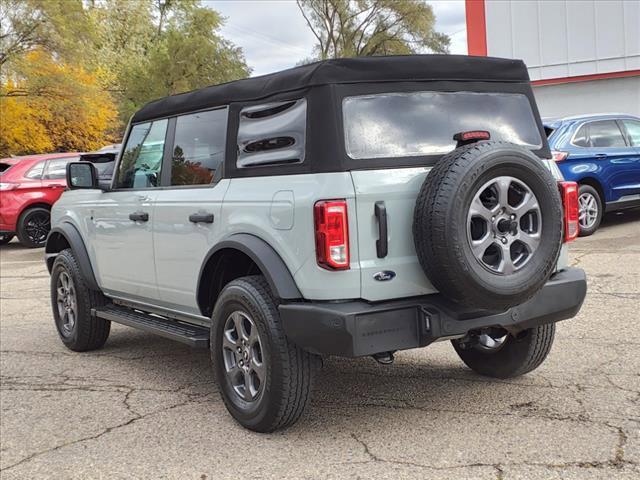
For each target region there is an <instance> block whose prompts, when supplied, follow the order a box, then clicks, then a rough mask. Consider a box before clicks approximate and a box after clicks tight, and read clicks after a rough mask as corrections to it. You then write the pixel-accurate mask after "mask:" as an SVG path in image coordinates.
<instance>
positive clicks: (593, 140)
mask: <svg viewBox="0 0 640 480" xmlns="http://www.w3.org/2000/svg"><path fill="white" fill-rule="evenodd" d="M544 127H545V130H546V132H547V136H548V137H549V146H550V147H551V150H552V151H553V159H554V160H555V161H556V162H557V163H558V166H559V167H560V170H561V171H562V174H563V175H564V178H565V179H566V180H572V181H574V182H577V183H578V184H579V185H580V190H579V197H578V203H579V208H580V236H587V235H591V234H592V233H593V232H595V231H596V230H597V229H598V226H599V225H600V221H601V220H602V215H603V214H604V213H605V212H610V211H614V210H620V209H623V208H630V207H638V206H640V118H638V117H634V116H631V115H622V114H607V115H584V116H579V117H567V118H562V119H555V120H546V121H544Z"/></svg>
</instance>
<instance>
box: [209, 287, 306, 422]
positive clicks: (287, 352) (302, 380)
mask: <svg viewBox="0 0 640 480" xmlns="http://www.w3.org/2000/svg"><path fill="white" fill-rule="evenodd" d="M212 322H213V323H212V328H211V342H210V346H211V359H212V362H213V367H214V372H215V375H216V379H217V381H218V385H219V387H220V392H221V395H222V400H223V401H224V404H225V406H226V407H227V410H228V411H229V413H231V415H232V416H233V418H235V419H236V420H237V421H238V423H240V424H241V425H242V426H243V427H245V428H248V429H249V430H254V431H256V432H272V431H274V430H278V429H281V428H286V427H288V426H290V425H292V424H293V423H295V422H296V421H297V420H298V418H300V415H301V414H302V412H303V411H304V408H305V406H306V404H307V402H308V401H309V398H310V394H311V384H312V377H313V374H314V371H315V362H316V360H317V358H318V357H316V356H314V355H312V354H310V353H308V352H306V351H304V350H302V349H301V348H299V347H298V346H296V345H294V344H293V343H291V342H289V340H288V339H287V337H286V335H285V334H284V330H283V328H282V324H281V322H280V315H279V313H278V309H277V306H276V303H275V301H274V299H273V296H272V294H271V291H270V289H269V285H268V283H267V282H266V280H265V279H264V277H262V276H248V277H242V278H239V279H237V280H233V281H232V282H230V283H229V284H228V285H227V286H226V287H225V288H224V289H223V290H222V292H221V293H220V296H219V297H218V300H217V302H216V306H215V309H214V311H213V318H212Z"/></svg>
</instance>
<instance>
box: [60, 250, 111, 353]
mask: <svg viewBox="0 0 640 480" xmlns="http://www.w3.org/2000/svg"><path fill="white" fill-rule="evenodd" d="M61 272H67V273H68V274H69V276H70V277H71V279H72V280H73V285H74V288H75V292H76V305H77V315H76V321H75V328H74V329H73V331H72V332H71V334H65V333H64V331H63V329H62V327H61V324H62V319H61V318H60V314H59V311H58V305H57V286H58V277H59V275H60V274H61ZM107 303H108V299H107V298H106V297H105V296H104V295H103V294H102V292H97V291H95V290H91V289H90V288H89V287H88V286H87V284H86V282H85V281H84V277H83V276H82V273H81V271H80V267H79V266H78V262H77V261H76V258H75V257H74V255H73V252H72V251H71V249H65V250H62V251H61V252H60V253H58V255H57V256H56V259H55V261H54V262H53V267H52V269H51V308H52V309H53V317H54V320H55V325H56V330H57V331H58V335H59V336H60V340H62V343H64V345H65V346H66V347H67V348H68V349H70V350H73V351H74V352H85V351H88V350H96V349H98V348H101V347H102V346H103V345H104V344H105V342H106V341H107V338H108V337H109V331H110V330H111V322H110V321H108V320H104V319H102V318H97V317H94V316H92V315H91V309H92V308H96V307H101V306H103V305H106V304H107Z"/></svg>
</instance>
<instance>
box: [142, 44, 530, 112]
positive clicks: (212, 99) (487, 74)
mask: <svg viewBox="0 0 640 480" xmlns="http://www.w3.org/2000/svg"><path fill="white" fill-rule="evenodd" d="M430 80H450V81H480V82H484V81H487V82H528V81H529V74H528V72H527V68H526V66H525V64H524V63H523V62H522V61H521V60H510V59H504V58H493V57H471V56H466V55H407V56H389V57H360V58H340V59H335V60H324V61H321V62H315V63H311V64H308V65H303V66H300V67H295V68H291V69H288V70H283V71H281V72H276V73H271V74H269V75H263V76H260V77H253V78H246V79H243V80H236V81H234V82H228V83H223V84H221V85H213V86H211V87H206V88H202V89H199V90H193V91H191V92H187V93H181V94H179V95H173V96H171V97H165V98H161V99H158V100H154V101H152V102H150V103H148V104H146V105H145V106H144V107H142V108H141V109H140V110H139V111H138V112H136V113H135V114H134V116H133V118H132V122H133V123H136V122H141V121H144V120H149V119H152V118H161V117H167V116H171V115H176V114H180V113H185V112H189V111H193V110H199V109H203V108H210V107H215V106H219V105H226V104H229V103H231V102H247V101H252V100H260V99H264V98H268V97H270V96H272V95H275V94H278V93H283V92H288V91H293V90H298V89H303V88H309V87H315V86H321V85H330V84H341V83H380V82H402V81H430Z"/></svg>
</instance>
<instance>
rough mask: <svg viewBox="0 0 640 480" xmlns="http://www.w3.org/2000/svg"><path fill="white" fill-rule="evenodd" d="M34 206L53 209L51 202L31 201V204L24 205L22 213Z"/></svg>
mask: <svg viewBox="0 0 640 480" xmlns="http://www.w3.org/2000/svg"><path fill="white" fill-rule="evenodd" d="M32 208H46V209H47V210H51V204H50V203H44V202H35V203H30V204H28V205H25V206H24V207H22V210H20V215H22V214H23V213H24V212H26V211H27V210H30V209H32Z"/></svg>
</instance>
